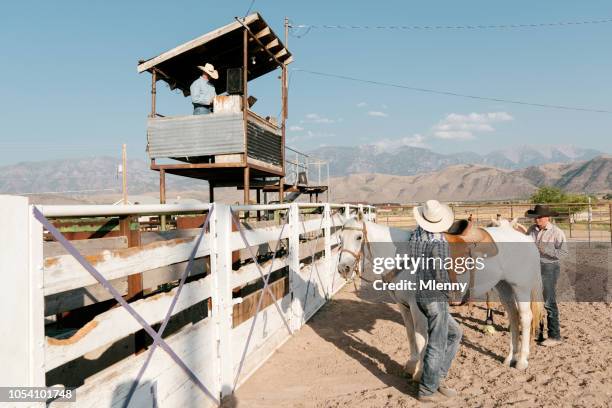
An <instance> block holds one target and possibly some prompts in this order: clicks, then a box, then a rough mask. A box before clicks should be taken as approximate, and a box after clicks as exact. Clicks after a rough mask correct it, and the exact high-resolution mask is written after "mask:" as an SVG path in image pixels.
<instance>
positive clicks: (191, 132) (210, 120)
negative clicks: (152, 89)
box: [147, 114, 244, 159]
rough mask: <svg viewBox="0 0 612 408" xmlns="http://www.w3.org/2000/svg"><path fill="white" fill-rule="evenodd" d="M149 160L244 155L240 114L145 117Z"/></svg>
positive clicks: (242, 123)
mask: <svg viewBox="0 0 612 408" xmlns="http://www.w3.org/2000/svg"><path fill="white" fill-rule="evenodd" d="M147 140H148V153H149V157H150V158H152V159H153V158H160V157H197V156H208V155H214V154H228V153H241V152H244V121H243V116H242V114H232V115H215V114H211V115H193V116H179V117H172V118H149V120H148V124H147Z"/></svg>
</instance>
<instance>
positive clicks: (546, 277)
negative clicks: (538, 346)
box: [539, 262, 561, 340]
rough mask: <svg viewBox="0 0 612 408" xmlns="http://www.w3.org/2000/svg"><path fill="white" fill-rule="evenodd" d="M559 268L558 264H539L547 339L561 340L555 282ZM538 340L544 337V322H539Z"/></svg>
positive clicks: (557, 278)
mask: <svg viewBox="0 0 612 408" xmlns="http://www.w3.org/2000/svg"><path fill="white" fill-rule="evenodd" d="M560 269H561V268H560V267H559V264H558V263H544V262H540V271H541V273H542V289H543V292H544V308H545V309H546V326H547V327H548V338H549V339H556V340H560V339H561V329H560V327H559V308H558V307H557V280H559V271H560ZM539 337H540V340H542V339H543V337H544V322H540V335H539Z"/></svg>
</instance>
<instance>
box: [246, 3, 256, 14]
mask: <svg viewBox="0 0 612 408" xmlns="http://www.w3.org/2000/svg"><path fill="white" fill-rule="evenodd" d="M253 4H255V0H251V5H250V6H249V8H248V9H247V11H246V13H244V16H245V17H246V16H248V15H249V13H250V12H251V9H252V8H253Z"/></svg>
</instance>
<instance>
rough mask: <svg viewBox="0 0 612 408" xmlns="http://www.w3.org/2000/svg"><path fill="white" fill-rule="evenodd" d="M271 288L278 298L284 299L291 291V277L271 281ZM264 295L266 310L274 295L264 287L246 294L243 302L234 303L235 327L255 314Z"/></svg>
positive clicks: (233, 317)
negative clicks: (264, 289) (264, 290)
mask: <svg viewBox="0 0 612 408" xmlns="http://www.w3.org/2000/svg"><path fill="white" fill-rule="evenodd" d="M270 289H271V291H272V293H273V294H274V297H275V298H276V299H282V298H283V297H284V296H285V295H286V294H287V293H288V292H289V278H288V277H284V278H281V279H279V280H277V281H275V282H273V283H271V284H270ZM262 295H263V297H264V298H263V301H262V305H261V310H264V309H265V308H266V307H268V306H270V305H271V304H272V297H271V296H270V293H269V292H268V291H267V290H266V292H265V293H264V292H263V288H262V289H260V290H258V291H256V292H253V293H251V294H249V295H247V296H245V297H244V298H242V302H241V303H239V304H237V305H234V312H233V315H232V325H233V327H236V326H238V325H239V324H241V323H243V322H245V321H246V320H248V319H250V318H251V317H253V316H254V315H255V311H256V310H257V304H258V303H259V299H260V298H261V296H262Z"/></svg>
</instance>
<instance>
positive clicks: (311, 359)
mask: <svg viewBox="0 0 612 408" xmlns="http://www.w3.org/2000/svg"><path fill="white" fill-rule="evenodd" d="M452 312H453V315H454V316H455V318H456V319H457V320H458V321H459V322H460V323H461V324H462V325H463V327H464V337H463V341H462V345H461V348H460V350H459V353H458V355H457V358H456V359H455V362H454V364H453V367H452V368H451V372H450V374H449V378H448V383H449V384H450V385H451V386H453V387H455V388H456V389H457V390H458V391H460V396H459V397H458V398H456V399H453V400H448V402H445V403H444V404H442V405H441V406H445V407H497V406H507V405H513V406H545V407H561V406H563V407H565V406H577V407H604V406H612V327H611V325H612V318H611V316H612V305H611V304H609V303H607V304H606V303H562V304H560V313H561V330H562V336H563V337H564V339H565V341H564V343H563V344H562V345H560V346H557V347H555V348H545V347H542V346H536V345H533V346H532V354H531V358H530V365H529V368H528V370H527V371H526V372H522V371H518V370H516V369H514V368H509V367H505V366H503V365H502V363H501V362H502V360H503V358H504V357H505V355H506V352H507V350H508V336H509V333H508V331H507V330H506V329H505V327H506V325H507V321H506V319H505V317H504V316H502V315H501V314H497V315H496V316H495V318H496V322H495V323H496V325H497V330H498V332H497V333H496V334H494V335H485V334H483V333H482V332H480V331H479V327H480V326H481V325H482V324H483V323H484V317H485V311H484V309H483V308H481V307H480V305H479V304H477V305H476V306H475V307H473V316H472V317H470V316H469V315H468V314H467V310H466V309H464V307H462V308H454V309H453V311H452ZM457 312H461V314H459V313H457ZM406 343H407V341H406V333H405V330H404V326H403V325H402V323H401V316H400V313H399V311H398V310H397V307H396V306H395V305H393V304H391V303H384V302H381V301H374V302H372V301H365V300H363V299H359V298H358V297H357V295H356V294H355V290H354V288H353V286H352V285H347V286H346V287H345V288H344V289H343V290H342V291H341V292H340V293H338V294H337V295H336V296H335V297H334V299H333V300H332V301H331V302H330V303H328V304H327V305H326V306H324V307H323V308H322V309H321V310H320V311H319V312H318V313H317V314H316V315H315V316H314V317H313V318H312V320H311V321H310V322H309V323H308V324H307V325H306V326H304V327H303V328H302V329H301V330H300V331H299V332H298V333H296V335H295V336H294V338H292V339H290V340H289V341H288V342H287V343H286V344H285V345H284V346H283V347H281V348H280V349H279V350H278V351H277V353H276V354H275V355H274V356H273V357H272V358H271V359H270V360H269V361H268V362H266V364H264V365H263V366H262V367H261V368H260V369H259V370H258V371H257V372H256V373H255V374H254V375H253V376H252V377H251V378H250V379H249V380H248V381H247V382H246V383H245V384H244V385H242V387H240V388H239V390H238V391H237V393H236V395H235V399H234V401H233V403H231V402H230V404H228V405H230V406H238V407H262V408H263V407H266V408H269V407H413V406H420V403H419V402H418V401H417V400H416V399H415V397H416V386H415V384H414V383H412V382H411V381H410V380H408V379H407V378H405V377H404V376H403V374H402V366H403V364H404V362H405V361H406V358H407V344H406Z"/></svg>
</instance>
